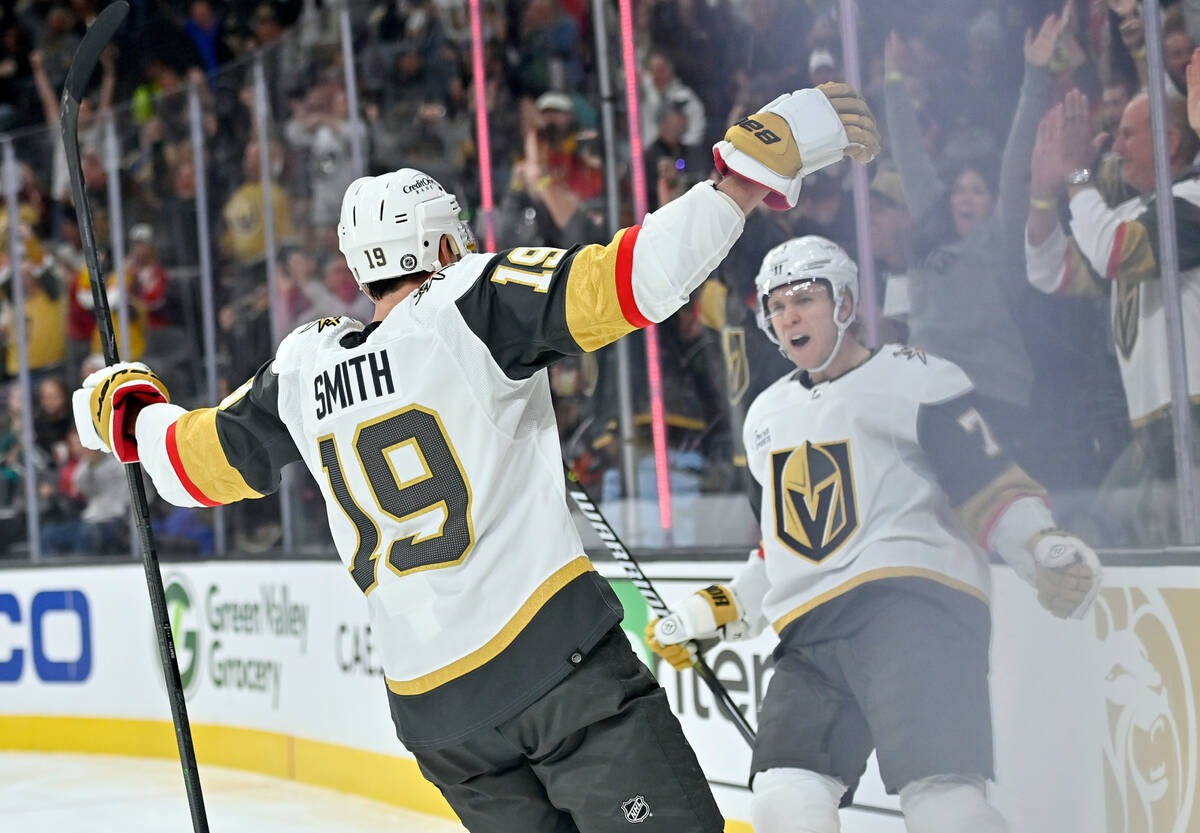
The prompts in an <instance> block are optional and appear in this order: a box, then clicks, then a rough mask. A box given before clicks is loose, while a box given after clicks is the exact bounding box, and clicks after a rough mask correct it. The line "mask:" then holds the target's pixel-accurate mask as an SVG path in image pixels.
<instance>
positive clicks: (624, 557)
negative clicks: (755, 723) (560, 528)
mask: <svg viewBox="0 0 1200 833" xmlns="http://www.w3.org/2000/svg"><path fill="white" fill-rule="evenodd" d="M563 468H564V469H565V470H566V472H567V482H568V484H569V486H568V488H567V491H568V492H569V493H570V495H571V499H572V500H574V501H575V505H576V506H578V507H579V511H580V512H582V513H583V516H584V517H585V518H587V519H588V521H589V522H590V523H591V525H592V529H594V530H596V534H597V535H599V536H600V540H601V541H603V542H604V546H606V547H607V548H608V552H609V555H611V556H612V557H613V558H615V559H616V560H617V561H619V562H621V567H622V568H624V570H625V574H626V575H627V576H629V579H630V580H631V581H632V582H633V586H634V587H636V588H637V589H638V590H639V591H641V594H642V596H643V597H644V598H645V599H646V603H647V604H648V605H650V609H651V610H652V611H654V613H655V615H656V616H658V617H660V618H661V617H663V616H667V615H668V614H669V613H670V611H669V610H668V609H667V605H666V602H664V601H663V600H662V596H660V595H658V591H657V590H655V589H654V585H653V584H651V583H650V579H648V578H647V577H646V574H645V573H644V572H642V567H641V565H640V564H638V563H637V561H635V560H634V558H633V556H632V555H630V554H629V550H627V549H626V548H625V545H624V544H623V543H621V539H620V538H618V537H617V533H616V532H614V531H613V528H612V527H611V526H609V524H608V521H606V520H605V519H604V516H603V515H602V514H600V510H599V509H597V508H596V504H595V503H593V502H592V499H591V498H590V497H588V493H587V491H586V490H585V489H584V488H583V484H582V483H580V482H579V478H578V477H577V476H576V474H575V472H573V471H572V470H571V468H570V466H567V465H565V464H564V465H563ZM692 646H693V647H694V648H696V651H695V654H696V661H695V662H694V663H693V664H692V668H693V669H694V670H695V672H696V674H697V675H699V677H700V679H701V680H703V681H704V684H705V685H706V686H708V690H709V691H711V692H712V694H713V698H714V699H715V700H716V702H717V708H718V709H719V710H720V712H721V714H723V715H725V717H726V718H728V719H729V721H730V722H731V723H733V725H734V728H736V729H737V730H738V734H740V735H741V736H742V738H743V739H744V740H745V741H746V743H748V744H750V748H751V749H753V748H754V729H753V728H752V727H751V726H750V723H749V722H748V721H747V720H746V716H745V715H744V714H742V713H741V712H740V711H739V710H738V707H737V706H736V705H735V704H734V702H733V698H732V697H730V696H729V692H728V691H727V690H726V688H725V686H724V685H723V684H722V683H721V681H720V680H718V679H717V675H716V674H715V673H714V672H713V670H712V668H710V667H709V665H708V663H707V662H705V661H704V657H703V656H701V655H700V650H699V647H698V646H697V645H696V643H695V642H693V643H692Z"/></svg>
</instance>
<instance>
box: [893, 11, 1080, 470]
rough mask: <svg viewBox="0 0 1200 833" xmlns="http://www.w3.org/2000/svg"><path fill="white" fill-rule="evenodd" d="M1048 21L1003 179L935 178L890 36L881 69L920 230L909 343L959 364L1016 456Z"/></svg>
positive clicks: (1050, 38) (1029, 63)
mask: <svg viewBox="0 0 1200 833" xmlns="http://www.w3.org/2000/svg"><path fill="white" fill-rule="evenodd" d="M1061 28H1062V27H1061V22H1060V21H1059V19H1058V17H1057V16H1056V15H1050V16H1049V17H1047V18H1046V20H1045V21H1044V22H1043V23H1042V26H1041V27H1040V29H1039V31H1038V33H1037V35H1036V37H1035V36H1034V35H1033V34H1032V32H1027V33H1026V37H1025V61H1026V68H1025V79H1024V82H1023V84H1022V88H1021V93H1020V97H1019V103H1018V107H1017V113H1016V116H1015V117H1014V119H1013V124H1012V128H1011V130H1010V132H1009V138H1008V142H1007V144H1006V146H1005V150H1004V159H1003V164H1002V167H1001V171H1000V175H999V180H998V181H997V180H996V179H995V178H994V176H993V174H992V173H991V169H992V163H991V162H990V160H984V159H966V160H950V162H951V164H950V166H949V168H948V170H947V172H946V173H945V174H943V175H942V176H939V174H938V172H937V170H936V169H935V168H934V166H933V162H932V160H931V159H930V157H929V155H928V154H927V153H926V152H925V150H924V148H923V146H922V139H921V134H920V131H919V128H918V126H917V120H916V114H915V110H914V107H913V103H912V97H911V95H910V93H909V90H908V87H907V86H906V83H905V77H906V73H907V72H908V71H909V67H910V66H911V65H912V64H911V61H910V60H909V59H910V57H911V56H910V54H909V51H908V48H907V46H906V44H905V42H904V41H903V40H902V39H901V38H900V37H899V35H897V34H896V33H892V35H891V36H890V37H889V39H888V41H887V44H886V49H885V60H886V62H887V80H886V82H885V85H884V90H885V97H886V103H887V123H888V128H889V130H890V133H891V140H892V149H893V153H894V155H895V161H896V165H897V168H898V170H899V173H900V178H901V181H902V183H903V189H904V196H905V197H906V200H907V202H908V206H909V209H910V211H911V212H912V215H913V217H914V218H916V221H917V247H916V252H915V254H916V256H917V267H916V269H914V270H913V271H912V272H911V277H910V283H909V289H910V292H909V296H910V301H911V311H910V317H909V327H910V330H909V341H910V343H911V344H913V345H914V346H917V347H920V348H922V349H926V350H929V351H930V352H933V353H936V354H938V355H941V356H942V357H944V358H947V359H949V360H951V361H952V362H954V363H955V364H957V365H959V366H960V367H961V368H962V369H963V370H964V371H965V372H966V374H967V376H968V377H969V378H970V379H971V381H972V383H973V384H974V385H975V388H976V390H977V391H978V392H979V394H980V397H981V400H983V401H986V402H987V403H988V413H986V414H985V416H986V417H987V418H988V421H989V423H990V424H991V425H992V427H993V428H994V429H996V431H997V433H999V434H1000V435H1001V440H1002V441H1003V442H1004V443H1005V445H1006V446H1007V447H1008V448H1010V450H1011V451H1012V452H1013V454H1014V456H1016V457H1017V458H1018V459H1022V456H1023V453H1022V439H1021V433H1022V430H1023V428H1024V426H1025V422H1026V416H1025V414H1026V411H1027V409H1028V407H1029V405H1030V401H1031V399H1030V397H1031V393H1032V388H1033V370H1032V366H1031V363H1030V359H1029V356H1028V354H1027V353H1026V349H1025V345H1024V339H1023V336H1022V333H1021V330H1020V328H1019V326H1018V324H1017V322H1016V320H1015V318H1014V314H1013V307H1014V304H1015V298H1016V293H1018V292H1019V291H1021V283H1020V282H1018V281H1017V280H1015V277H1016V276H1019V275H1020V274H1021V261H1020V256H1021V230H1022V228H1023V219H1024V215H1025V209H1026V205H1027V204H1028V199H1029V197H1028V193H1029V192H1028V186H1027V185H1026V183H1025V174H1024V166H1025V165H1026V164H1027V163H1026V160H1027V159H1028V158H1029V154H1030V152H1031V150H1032V146H1033V141H1034V137H1035V134H1036V131H1037V121H1038V119H1039V118H1040V117H1041V114H1042V113H1043V112H1044V111H1045V108H1046V105H1047V103H1048V99H1049V84H1050V77H1049V73H1048V71H1047V69H1046V68H1047V66H1048V64H1049V63H1050V59H1051V56H1052V55H1053V52H1054V45H1055V43H1056V41H1057V38H1058V35H1059V32H1060V31H1061Z"/></svg>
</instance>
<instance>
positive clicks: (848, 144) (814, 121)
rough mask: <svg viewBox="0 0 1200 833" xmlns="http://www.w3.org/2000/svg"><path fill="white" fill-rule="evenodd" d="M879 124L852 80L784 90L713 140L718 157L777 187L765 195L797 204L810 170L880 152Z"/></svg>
mask: <svg viewBox="0 0 1200 833" xmlns="http://www.w3.org/2000/svg"><path fill="white" fill-rule="evenodd" d="M879 150H880V142H879V129H878V127H877V126H876V125H875V117H874V116H873V115H871V109H870V108H869V107H868V106H867V103H866V101H864V100H863V97H862V96H861V95H859V94H858V92H857V91H856V90H855V89H854V88H853V87H851V86H849V85H848V84H841V83H837V82H831V83H828V84H822V85H821V86H820V87H817V88H816V89H806V90H796V91H795V92H791V93H784V94H783V95H781V96H779V98H777V99H775V100H774V101H772V102H771V103H770V104H768V105H767V106H766V107H763V108H762V109H761V110H760V111H759V112H757V113H755V114H753V115H752V116H749V117H747V118H744V119H742V120H741V121H740V122H738V123H737V124H735V125H733V126H732V127H730V128H729V129H728V130H727V131H725V138H724V139H723V140H722V141H720V142H717V143H716V144H715V145H713V161H714V163H715V164H716V167H717V170H718V171H720V173H721V174H722V175H725V174H728V173H730V172H732V173H734V174H737V175H738V176H740V177H742V178H743V179H748V180H750V181H751V182H756V183H758V184H759V185H762V186H763V187H765V188H768V189H770V191H771V193H770V194H769V195H768V196H767V197H766V199H764V200H763V203H764V204H765V205H766V206H767V207H768V208H773V209H776V210H778V211H781V210H783V209H787V208H791V207H792V206H794V205H795V204H796V200H797V199H798V198H799V196H800V184H801V181H802V180H803V179H804V177H805V176H807V175H808V174H811V173H813V172H815V171H819V170H821V169H822V168H824V167H827V166H829V165H832V164H833V163H834V162H837V161H839V160H841V159H842V157H843V156H849V157H850V158H851V159H854V160H856V161H858V162H862V163H864V164H865V163H867V162H870V161H871V160H872V159H874V158H875V156H876V155H877V154H878V153H879Z"/></svg>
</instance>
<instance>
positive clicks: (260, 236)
mask: <svg viewBox="0 0 1200 833" xmlns="http://www.w3.org/2000/svg"><path fill="white" fill-rule="evenodd" d="M282 158H283V154H282V153H281V151H280V148H279V146H278V145H277V144H276V143H274V142H272V143H271V146H270V161H271V165H272V168H273V170H272V171H271V179H272V184H271V206H272V210H273V212H272V213H273V215H274V222H275V245H276V246H282V245H284V244H285V243H295V242H296V240H297V235H296V230H295V227H294V226H293V224H292V215H291V211H290V206H289V203H288V197H287V193H286V192H285V191H284V190H283V188H281V187H280V186H279V184H278V183H277V182H275V181H274V180H276V179H278V173H277V170H275V168H276V166H280V167H281V166H282ZM260 173H261V166H260V165H259V145H258V140H257V139H254V140H252V141H251V142H250V143H249V144H247V145H246V149H245V151H244V153H243V155H242V174H243V179H242V184H241V186H240V187H239V188H238V189H237V190H236V191H234V192H233V194H232V195H230V197H229V200H228V201H227V202H226V203H225V207H224V208H223V209H221V217H222V220H223V221H224V228H223V230H222V234H221V250H222V252H223V253H224V254H226V255H227V256H229V257H230V258H231V259H232V260H233V262H234V264H235V266H236V267H237V269H238V271H239V278H240V279H245V280H250V279H251V273H252V272H253V270H255V269H257V268H259V267H260V266H261V265H262V262H263V258H265V257H266V245H267V244H266V230H265V227H264V225H263V211H262V209H263V199H262V180H261V179H260ZM238 282H240V280H239V281H238Z"/></svg>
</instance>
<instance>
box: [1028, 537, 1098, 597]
mask: <svg viewBox="0 0 1200 833" xmlns="http://www.w3.org/2000/svg"><path fill="white" fill-rule="evenodd" d="M1028 548H1029V551H1030V552H1032V553H1033V563H1034V565H1035V567H1036V574H1035V577H1034V586H1035V587H1036V588H1037V594H1038V603H1039V604H1041V606H1042V607H1044V608H1046V610H1048V611H1050V612H1051V613H1053V614H1054V615H1055V616H1057V617H1059V618H1060V619H1068V618H1069V619H1082V618H1083V616H1084V614H1086V613H1087V611H1088V608H1090V607H1091V606H1092V600H1093V599H1095V598H1096V594H1097V593H1099V592H1100V559H1099V558H1098V557H1097V556H1096V552H1095V550H1093V549H1092V548H1091V547H1089V546H1088V545H1087V544H1085V543H1084V542H1083V539H1081V538H1080V537H1079V536H1077V535H1074V534H1072V533H1070V532H1064V531H1062V530H1060V529H1047V530H1043V531H1041V532H1039V533H1037V534H1036V535H1034V536H1033V538H1032V539H1031V540H1030V542H1029V544H1028Z"/></svg>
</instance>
